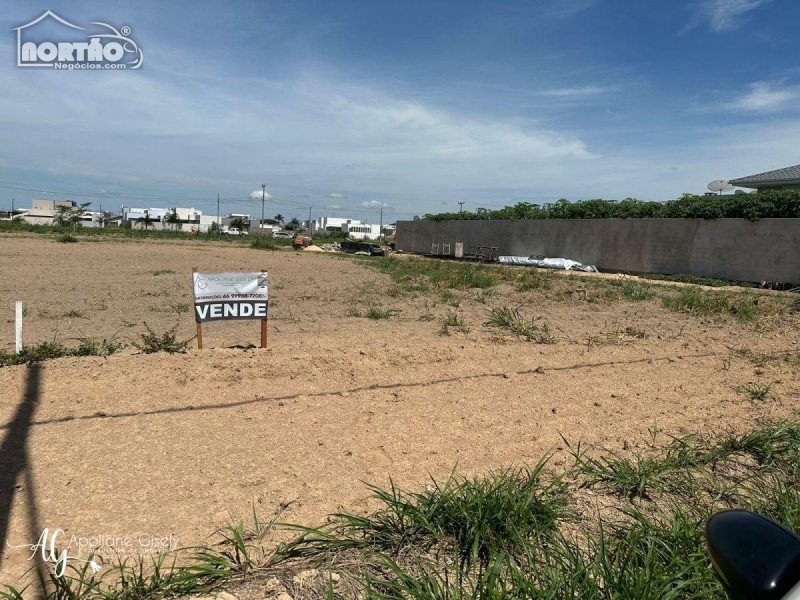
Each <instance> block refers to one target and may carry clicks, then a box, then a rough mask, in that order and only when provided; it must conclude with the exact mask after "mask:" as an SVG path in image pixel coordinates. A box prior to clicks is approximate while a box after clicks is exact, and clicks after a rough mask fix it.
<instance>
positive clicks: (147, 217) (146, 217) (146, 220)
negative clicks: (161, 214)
mask: <svg viewBox="0 0 800 600" xmlns="http://www.w3.org/2000/svg"><path fill="white" fill-rule="evenodd" d="M140 221H141V222H142V223H144V230H145V231H147V229H148V228H149V227H150V223H153V222H155V219H154V218H153V217H151V216H150V213H149V212H147V213H144V216H143V217H142V218H141V219H140Z"/></svg>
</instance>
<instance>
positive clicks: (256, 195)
mask: <svg viewBox="0 0 800 600" xmlns="http://www.w3.org/2000/svg"><path fill="white" fill-rule="evenodd" d="M262 193H263V191H262V190H256V191H254V192H250V197H251V198H253V199H255V200H261V196H262ZM263 195H264V199H266V200H272V196H270V195H269V192H267V193H266V194H263Z"/></svg>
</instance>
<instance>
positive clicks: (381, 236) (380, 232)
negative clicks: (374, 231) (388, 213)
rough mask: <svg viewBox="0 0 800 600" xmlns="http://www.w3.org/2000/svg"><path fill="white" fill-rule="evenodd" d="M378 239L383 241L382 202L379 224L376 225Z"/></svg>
mask: <svg viewBox="0 0 800 600" xmlns="http://www.w3.org/2000/svg"><path fill="white" fill-rule="evenodd" d="M378 239H379V240H382V239H383V202H381V224H380V225H378Z"/></svg>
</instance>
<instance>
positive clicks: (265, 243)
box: [250, 235, 279, 250]
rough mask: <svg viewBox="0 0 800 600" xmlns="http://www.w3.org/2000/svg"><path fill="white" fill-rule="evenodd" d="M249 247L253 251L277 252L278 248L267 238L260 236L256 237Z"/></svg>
mask: <svg viewBox="0 0 800 600" xmlns="http://www.w3.org/2000/svg"><path fill="white" fill-rule="evenodd" d="M250 247H251V248H252V249H254V250H278V249H279V248H278V246H276V245H275V244H273V243H272V242H271V241H270V240H269V238H265V237H264V236H262V235H259V236H256V237H254V238H253V239H252V241H251V242H250Z"/></svg>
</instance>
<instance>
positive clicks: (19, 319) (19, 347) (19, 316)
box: [16, 302, 22, 354]
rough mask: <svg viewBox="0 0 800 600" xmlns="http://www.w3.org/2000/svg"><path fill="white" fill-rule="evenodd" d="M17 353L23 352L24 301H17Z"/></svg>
mask: <svg viewBox="0 0 800 600" xmlns="http://www.w3.org/2000/svg"><path fill="white" fill-rule="evenodd" d="M16 337H17V345H16V350H17V354H19V353H20V352H22V302H17V322H16Z"/></svg>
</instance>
